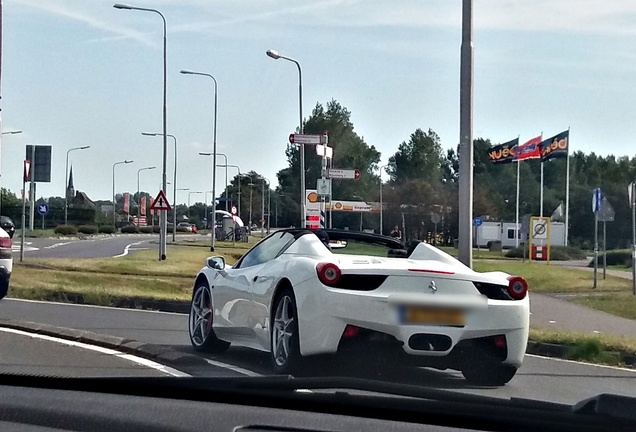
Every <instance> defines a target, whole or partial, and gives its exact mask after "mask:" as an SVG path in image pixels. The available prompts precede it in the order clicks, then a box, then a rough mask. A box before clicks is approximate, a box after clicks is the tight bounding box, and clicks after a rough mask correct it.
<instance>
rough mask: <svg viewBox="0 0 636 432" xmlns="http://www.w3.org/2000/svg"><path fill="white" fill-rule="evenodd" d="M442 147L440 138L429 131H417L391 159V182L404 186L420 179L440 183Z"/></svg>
mask: <svg viewBox="0 0 636 432" xmlns="http://www.w3.org/2000/svg"><path fill="white" fill-rule="evenodd" d="M442 161H443V156H442V146H441V144H440V138H439V136H438V135H437V134H436V133H435V132H433V130H432V129H429V130H428V132H424V131H422V129H417V130H415V132H413V133H412V134H411V138H410V139H409V141H408V142H406V141H403V142H402V143H401V144H400V145H399V147H398V151H397V152H396V153H395V154H394V155H393V156H391V157H390V158H389V166H388V167H387V173H388V174H389V176H390V177H391V182H393V183H397V184H403V183H406V182H408V181H410V180H414V179H419V180H425V181H429V182H439V181H440V180H441V179H442V173H443V170H442Z"/></svg>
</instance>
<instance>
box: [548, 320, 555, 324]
mask: <svg viewBox="0 0 636 432" xmlns="http://www.w3.org/2000/svg"><path fill="white" fill-rule="evenodd" d="M548 322H549V323H550V324H554V323H556V321H553V320H550V321H548Z"/></svg>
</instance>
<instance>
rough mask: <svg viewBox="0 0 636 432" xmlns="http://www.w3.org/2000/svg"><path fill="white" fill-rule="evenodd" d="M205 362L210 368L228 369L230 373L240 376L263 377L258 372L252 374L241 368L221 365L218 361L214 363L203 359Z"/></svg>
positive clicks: (226, 364)
mask: <svg viewBox="0 0 636 432" xmlns="http://www.w3.org/2000/svg"><path fill="white" fill-rule="evenodd" d="M205 361H206V362H208V363H209V364H211V365H212V366H216V367H220V368H223V369H229V370H231V371H234V372H237V373H240V374H241V375H247V376H249V377H259V376H263V375H262V374H259V373H258V372H254V371H251V370H249V369H244V368H242V367H239V366H234V365H231V364H228V363H223V362H220V361H216V360H210V359H207V358H206V359H205Z"/></svg>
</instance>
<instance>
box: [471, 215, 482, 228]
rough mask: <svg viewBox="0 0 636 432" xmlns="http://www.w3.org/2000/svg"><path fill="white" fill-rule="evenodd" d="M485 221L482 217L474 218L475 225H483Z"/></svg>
mask: <svg viewBox="0 0 636 432" xmlns="http://www.w3.org/2000/svg"><path fill="white" fill-rule="evenodd" d="M483 223H484V221H483V220H482V219H481V218H480V217H476V218H475V219H473V226H476V227H478V226H481V225H482V224H483Z"/></svg>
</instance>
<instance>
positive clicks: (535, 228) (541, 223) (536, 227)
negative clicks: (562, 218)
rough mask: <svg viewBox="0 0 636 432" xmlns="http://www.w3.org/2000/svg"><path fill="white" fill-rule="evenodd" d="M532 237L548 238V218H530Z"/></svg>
mask: <svg viewBox="0 0 636 432" xmlns="http://www.w3.org/2000/svg"><path fill="white" fill-rule="evenodd" d="M532 238H533V239H543V240H545V239H547V238H548V219H547V218H544V219H534V218H533V219H532Z"/></svg>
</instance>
